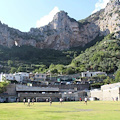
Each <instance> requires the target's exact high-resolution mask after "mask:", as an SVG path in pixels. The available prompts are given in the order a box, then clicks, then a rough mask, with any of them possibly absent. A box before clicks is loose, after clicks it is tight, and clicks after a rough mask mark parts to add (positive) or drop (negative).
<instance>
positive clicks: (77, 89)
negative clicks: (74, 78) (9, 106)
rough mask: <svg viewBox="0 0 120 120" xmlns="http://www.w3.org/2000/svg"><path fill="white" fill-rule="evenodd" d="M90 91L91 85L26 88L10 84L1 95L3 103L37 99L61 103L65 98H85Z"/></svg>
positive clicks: (0, 99) (0, 98)
mask: <svg viewBox="0 0 120 120" xmlns="http://www.w3.org/2000/svg"><path fill="white" fill-rule="evenodd" d="M86 89H89V85H88V84H86V85H84V84H79V85H63V86H62V85H61V86H54V87H53V86H52V87H50V86H46V87H41V86H39V87H35V86H26V85H20V84H10V85H8V87H7V91H6V92H5V93H3V94H0V101H1V102H15V101H16V100H18V99H19V101H21V102H22V101H23V99H26V101H27V100H28V99H31V100H32V99H33V98H34V99H35V100H36V101H37V102H39V101H45V100H46V99H50V98H51V99H52V100H53V101H59V99H60V98H63V99H64V100H66V101H68V100H69V101H71V100H76V101H77V100H79V98H80V97H81V98H84V97H85V96H86V95H87V94H86V92H85V91H84V90H86Z"/></svg>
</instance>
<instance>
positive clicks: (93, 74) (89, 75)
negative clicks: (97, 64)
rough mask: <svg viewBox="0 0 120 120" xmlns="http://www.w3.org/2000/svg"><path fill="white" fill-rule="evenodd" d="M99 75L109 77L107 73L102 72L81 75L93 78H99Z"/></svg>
mask: <svg viewBox="0 0 120 120" xmlns="http://www.w3.org/2000/svg"><path fill="white" fill-rule="evenodd" d="M98 75H105V76H107V74H106V72H100V71H98V72H89V71H87V72H82V73H81V76H82V77H93V76H98Z"/></svg>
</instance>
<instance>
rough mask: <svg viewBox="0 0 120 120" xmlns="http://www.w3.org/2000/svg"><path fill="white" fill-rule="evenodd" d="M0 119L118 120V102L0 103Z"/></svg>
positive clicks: (119, 109) (119, 119) (119, 112)
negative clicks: (29, 104) (86, 103)
mask: <svg viewBox="0 0 120 120" xmlns="http://www.w3.org/2000/svg"><path fill="white" fill-rule="evenodd" d="M0 120H120V102H113V101H111V102H102V101H95V102H88V105H85V104H84V102H64V103H63V104H62V105H61V104H59V103H58V102H53V104H52V106H50V105H49V103H45V102H44V103H43V102H40V103H35V104H34V105H31V106H30V107H29V106H27V103H26V105H24V104H23V103H18V104H17V103H0Z"/></svg>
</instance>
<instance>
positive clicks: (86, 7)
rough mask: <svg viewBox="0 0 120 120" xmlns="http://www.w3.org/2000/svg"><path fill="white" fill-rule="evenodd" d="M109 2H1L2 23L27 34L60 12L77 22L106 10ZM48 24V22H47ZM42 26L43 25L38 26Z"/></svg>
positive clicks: (64, 0)
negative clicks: (102, 9)
mask: <svg viewBox="0 0 120 120" xmlns="http://www.w3.org/2000/svg"><path fill="white" fill-rule="evenodd" d="M108 1H109V0H0V21H1V22H2V23H5V24H7V25H8V26H10V27H13V28H16V29H19V30H21V31H23V32H27V31H29V30H30V28H31V27H34V28H35V27H39V26H42V25H43V24H45V23H43V22H45V19H44V18H46V19H47V20H48V19H49V18H50V16H52V15H53V14H55V13H56V12H58V11H60V10H64V11H66V12H67V13H68V15H69V16H70V17H72V18H75V19H76V20H80V19H84V18H86V17H88V16H89V15H90V14H91V13H92V12H93V11H94V12H95V11H97V10H99V9H101V8H104V7H105V5H106V3H107V2H108ZM46 22H47V21H46ZM38 24H41V25H38Z"/></svg>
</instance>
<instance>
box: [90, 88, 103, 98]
mask: <svg viewBox="0 0 120 120" xmlns="http://www.w3.org/2000/svg"><path fill="white" fill-rule="evenodd" d="M90 93H91V97H96V98H98V99H99V100H103V93H102V91H101V90H97V89H95V90H91V91H90Z"/></svg>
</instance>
